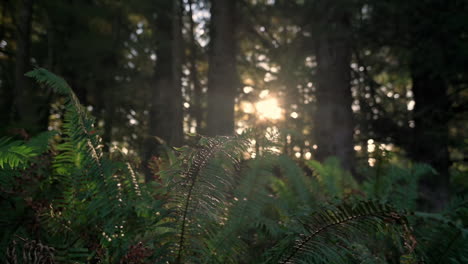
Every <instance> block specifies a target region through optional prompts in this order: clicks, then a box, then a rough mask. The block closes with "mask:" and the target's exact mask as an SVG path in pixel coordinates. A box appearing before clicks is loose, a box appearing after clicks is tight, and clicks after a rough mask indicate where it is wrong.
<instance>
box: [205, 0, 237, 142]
mask: <svg viewBox="0 0 468 264" xmlns="http://www.w3.org/2000/svg"><path fill="white" fill-rule="evenodd" d="M235 2H236V1H231V0H215V1H212V4H211V25H210V58H209V70H208V117H207V134H208V135H210V136H215V135H231V134H233V133H234V100H235V96H236V90H237V86H238V76H237V70H236V37H235V34H236V33H235V5H236V3H235Z"/></svg>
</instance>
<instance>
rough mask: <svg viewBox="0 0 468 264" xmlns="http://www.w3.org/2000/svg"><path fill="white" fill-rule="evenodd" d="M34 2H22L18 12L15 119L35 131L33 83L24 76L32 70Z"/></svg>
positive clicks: (29, 0)
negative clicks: (31, 93)
mask: <svg viewBox="0 0 468 264" xmlns="http://www.w3.org/2000/svg"><path fill="white" fill-rule="evenodd" d="M33 4H34V0H21V1H20V4H19V12H18V20H17V21H18V24H17V38H16V65H15V93H14V96H15V102H14V116H13V119H14V120H16V121H18V123H19V125H20V126H21V127H26V126H28V127H29V128H32V129H33V130H37V129H38V128H37V127H35V125H37V124H36V121H35V120H34V119H35V117H36V116H35V115H33V113H34V107H33V105H32V104H31V103H32V102H31V98H30V97H31V95H30V92H31V82H30V80H29V79H28V78H27V77H25V76H24V74H25V73H26V72H27V71H28V70H30V59H31V55H30V50H31V23H32V15H33Z"/></svg>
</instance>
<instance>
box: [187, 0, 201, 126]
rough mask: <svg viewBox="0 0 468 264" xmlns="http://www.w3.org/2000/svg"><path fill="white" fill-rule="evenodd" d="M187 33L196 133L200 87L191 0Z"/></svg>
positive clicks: (198, 123) (189, 0)
mask: <svg viewBox="0 0 468 264" xmlns="http://www.w3.org/2000/svg"><path fill="white" fill-rule="evenodd" d="M187 4H188V16H189V18H188V19H189V22H190V23H189V33H190V46H189V47H190V79H191V82H192V84H193V112H192V113H193V117H194V118H195V123H196V124H197V130H196V131H197V133H202V119H203V111H202V110H203V108H202V100H201V97H202V87H201V84H200V80H199V78H198V69H197V54H198V52H197V40H196V36H195V21H194V20H193V1H192V0H188V3H187Z"/></svg>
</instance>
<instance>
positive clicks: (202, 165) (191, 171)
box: [171, 137, 247, 263]
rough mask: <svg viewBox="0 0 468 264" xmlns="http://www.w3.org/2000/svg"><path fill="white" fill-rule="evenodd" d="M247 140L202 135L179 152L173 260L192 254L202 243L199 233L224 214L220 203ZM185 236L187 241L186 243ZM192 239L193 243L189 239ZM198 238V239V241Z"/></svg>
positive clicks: (175, 193) (225, 198)
mask: <svg viewBox="0 0 468 264" xmlns="http://www.w3.org/2000/svg"><path fill="white" fill-rule="evenodd" d="M246 146H247V142H246V141H245V140H244V139H242V138H237V137H216V138H205V137H202V138H201V139H200V141H199V146H198V148H197V149H196V150H190V151H188V152H186V153H184V154H183V162H184V164H183V167H182V168H181V171H175V174H174V175H173V176H174V178H173V184H172V187H171V188H173V189H174V191H173V193H174V197H173V198H174V201H173V202H174V204H175V206H176V211H177V213H178V218H179V221H178V222H179V223H178V225H179V228H178V233H179V236H178V238H179V241H178V244H177V249H176V250H177V251H176V252H177V254H176V262H177V263H181V262H183V261H187V260H184V258H185V256H187V255H189V254H188V252H191V253H190V256H191V257H192V258H195V257H196V255H197V254H196V253H195V252H199V251H201V249H202V248H203V247H204V245H203V243H201V244H200V243H196V242H197V239H196V237H200V234H201V233H209V232H210V229H211V227H212V226H213V225H215V224H216V223H219V222H220V221H222V218H223V217H224V215H225V211H224V205H225V202H226V201H227V199H228V197H229V196H230V193H229V192H230V191H232V190H233V189H234V186H235V183H236V179H235V176H236V175H237V173H236V172H237V170H238V167H237V166H238V164H239V160H240V155H241V153H242V152H243V151H245V149H246ZM187 240H190V242H191V244H189V245H187ZM193 242H195V243H193ZM199 242H201V241H199Z"/></svg>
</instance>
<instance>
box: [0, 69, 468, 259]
mask: <svg viewBox="0 0 468 264" xmlns="http://www.w3.org/2000/svg"><path fill="white" fill-rule="evenodd" d="M27 75H28V76H29V77H32V78H34V79H35V80H36V81H37V82H38V83H39V84H41V85H44V86H48V87H51V88H52V89H53V90H54V91H55V92H56V93H57V94H58V95H59V96H61V97H63V98H65V99H66V103H65V109H66V110H65V114H64V117H63V126H62V128H61V130H60V131H55V132H53V131H50V132H44V133H42V134H39V135H37V136H36V137H33V138H31V139H29V140H15V139H12V138H1V139H0V168H1V169H0V195H1V201H0V228H1V230H2V232H1V236H0V260H1V262H2V263H369V264H370V263H408V264H409V263H468V247H467V245H468V237H467V231H468V230H467V228H466V227H467V221H468V206H467V202H466V200H465V199H463V197H457V198H456V199H455V200H454V201H453V202H452V204H451V205H450V206H449V207H448V208H447V209H446V210H445V211H443V212H439V213H428V212H420V211H418V208H417V202H418V184H417V182H418V179H419V178H420V177H423V176H424V175H425V174H427V173H432V170H431V169H430V168H429V167H427V166H425V165H420V164H414V165H408V166H397V165H395V164H393V163H391V162H384V161H382V162H381V163H380V164H379V166H378V171H375V169H373V170H374V171H370V172H368V177H367V180H366V181H365V182H363V183H358V182H357V181H355V180H354V179H353V177H352V176H351V175H350V174H348V173H346V172H344V171H342V170H341V169H340V167H339V163H338V162H337V160H336V159H330V160H328V161H326V162H324V163H319V162H317V161H309V162H306V164H305V165H306V166H307V167H308V168H309V170H311V171H312V172H313V173H312V175H311V176H310V175H307V174H306V173H305V172H304V169H303V168H301V167H300V166H299V165H298V164H297V163H296V162H295V161H293V160H292V159H290V158H289V157H287V156H285V155H279V154H276V153H274V152H268V151H263V153H262V154H261V155H258V156H256V157H255V158H253V159H244V158H243V154H244V153H245V152H246V151H247V149H248V147H249V145H250V138H249V135H248V134H245V135H242V136H237V137H214V138H208V137H203V136H199V135H196V136H193V139H194V140H193V141H196V142H197V143H196V144H194V145H191V146H185V147H183V148H179V149H170V148H166V150H167V152H168V153H167V154H168V155H166V156H167V157H169V159H168V160H163V161H159V160H158V161H157V162H162V163H164V164H163V165H164V166H154V173H155V178H157V179H158V180H156V181H153V182H150V183H143V182H141V180H140V178H142V177H140V174H139V172H138V171H136V170H135V169H134V168H133V165H134V164H132V161H131V160H129V159H126V157H125V155H123V156H119V157H115V155H112V156H111V155H110V154H109V153H105V152H103V146H102V143H101V138H100V136H99V133H98V132H97V129H96V127H95V126H94V123H95V121H94V118H93V117H92V116H90V115H89V114H88V112H87V111H86V109H85V108H84V107H82V106H81V105H80V103H79V101H78V99H77V97H76V96H75V94H74V93H73V91H72V89H71V88H70V87H69V86H68V84H67V83H66V82H65V81H64V80H63V79H61V78H60V77H58V76H56V75H54V74H52V73H50V72H48V71H46V70H44V69H41V68H39V69H36V70H34V71H32V72H30V73H28V74H27ZM161 167H163V168H165V169H164V170H160V169H159V168H161Z"/></svg>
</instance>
